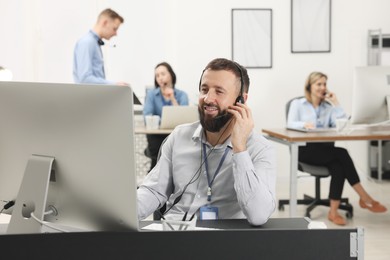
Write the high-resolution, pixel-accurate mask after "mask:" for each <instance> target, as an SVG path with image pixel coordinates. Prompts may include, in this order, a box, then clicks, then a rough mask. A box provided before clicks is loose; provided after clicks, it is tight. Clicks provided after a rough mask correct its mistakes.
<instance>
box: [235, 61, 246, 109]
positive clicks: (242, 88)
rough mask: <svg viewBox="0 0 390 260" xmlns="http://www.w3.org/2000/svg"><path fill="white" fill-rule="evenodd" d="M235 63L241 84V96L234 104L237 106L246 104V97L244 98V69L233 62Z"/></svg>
mask: <svg viewBox="0 0 390 260" xmlns="http://www.w3.org/2000/svg"><path fill="white" fill-rule="evenodd" d="M233 63H234V65H236V67H237V69H238V72H239V73H240V82H241V86H240V95H239V96H238V97H237V98H236V102H234V104H236V103H241V104H244V103H245V100H244V96H243V95H244V77H243V73H242V69H241V67H240V65H238V63H237V62H233Z"/></svg>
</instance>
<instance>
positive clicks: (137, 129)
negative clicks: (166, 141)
mask: <svg viewBox="0 0 390 260" xmlns="http://www.w3.org/2000/svg"><path fill="white" fill-rule="evenodd" d="M172 131H173V129H154V130H149V129H146V127H145V126H136V127H135V129H134V133H135V134H148V135H149V134H150V135H169V134H170V133H171V132H172Z"/></svg>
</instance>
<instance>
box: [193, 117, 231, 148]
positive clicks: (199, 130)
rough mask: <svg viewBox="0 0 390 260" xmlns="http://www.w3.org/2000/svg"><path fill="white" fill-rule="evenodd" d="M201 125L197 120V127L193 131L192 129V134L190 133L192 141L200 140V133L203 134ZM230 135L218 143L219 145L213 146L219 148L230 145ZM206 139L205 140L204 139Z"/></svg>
mask: <svg viewBox="0 0 390 260" xmlns="http://www.w3.org/2000/svg"><path fill="white" fill-rule="evenodd" d="M203 131H204V130H203V127H202V125H201V124H200V122H199V125H198V127H197V128H196V129H195V131H194V134H193V135H192V140H193V141H194V142H200V140H201V138H202V135H203ZM230 138H231V137H230V136H229V138H228V139H227V140H226V141H225V143H223V144H219V145H217V146H216V147H215V148H221V147H224V148H225V147H226V146H230V147H232V142H231V139H230ZM205 141H206V140H205ZM206 143H207V144H208V145H210V144H209V143H208V142H206Z"/></svg>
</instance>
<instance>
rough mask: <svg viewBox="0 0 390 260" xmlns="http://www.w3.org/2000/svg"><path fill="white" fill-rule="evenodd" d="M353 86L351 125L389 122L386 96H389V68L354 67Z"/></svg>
mask: <svg viewBox="0 0 390 260" xmlns="http://www.w3.org/2000/svg"><path fill="white" fill-rule="evenodd" d="M353 86H354V89H353V100H352V117H351V122H352V123H353V124H376V123H380V122H385V121H387V120H389V114H388V105H387V102H386V96H390V66H368V67H356V68H355V70H354V79H353Z"/></svg>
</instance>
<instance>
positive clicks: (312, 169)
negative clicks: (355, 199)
mask: <svg viewBox="0 0 390 260" xmlns="http://www.w3.org/2000/svg"><path fill="white" fill-rule="evenodd" d="M298 98H301V97H296V98H293V99H291V100H289V101H288V102H287V104H286V118H287V117H288V111H289V109H290V104H291V102H292V101H293V100H295V99H298ZM298 170H299V171H301V172H305V173H308V174H310V175H311V176H313V177H315V196H314V197H311V196H309V195H306V194H304V198H303V199H299V200H297V204H298V205H300V204H301V205H308V207H307V208H306V214H305V216H306V217H308V218H310V212H311V211H312V210H313V209H314V208H315V207H317V206H327V207H329V206H330V200H329V199H321V178H326V177H329V176H330V173H329V170H328V168H326V167H324V166H317V165H311V164H307V163H303V162H300V161H298ZM288 204H290V200H288V199H282V200H279V207H278V208H279V210H284V205H288ZM339 209H341V210H345V211H346V217H347V218H352V217H353V207H352V205H351V204H349V200H348V198H341V201H340V206H339Z"/></svg>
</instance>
